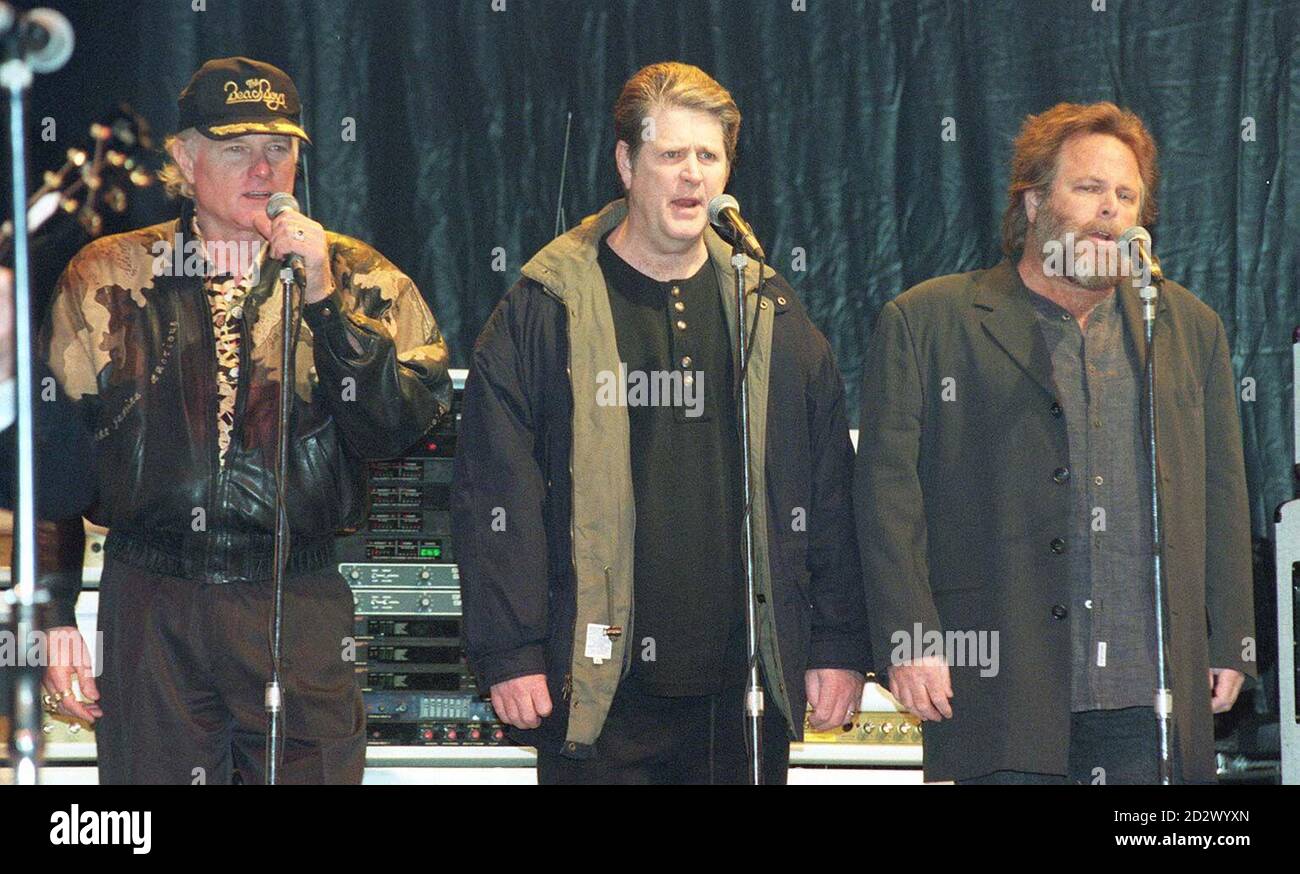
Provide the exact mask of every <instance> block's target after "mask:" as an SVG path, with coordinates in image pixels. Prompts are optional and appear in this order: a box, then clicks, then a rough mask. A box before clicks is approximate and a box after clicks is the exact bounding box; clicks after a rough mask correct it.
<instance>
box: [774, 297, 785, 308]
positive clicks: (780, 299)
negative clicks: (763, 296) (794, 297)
mask: <svg viewBox="0 0 1300 874" xmlns="http://www.w3.org/2000/svg"><path fill="white" fill-rule="evenodd" d="M776 303H777V306H785V298H783V297H778V298H777V299H776Z"/></svg>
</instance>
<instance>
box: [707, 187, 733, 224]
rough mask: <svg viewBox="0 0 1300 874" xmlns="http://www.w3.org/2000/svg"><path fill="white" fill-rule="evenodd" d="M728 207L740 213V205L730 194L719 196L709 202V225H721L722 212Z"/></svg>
mask: <svg viewBox="0 0 1300 874" xmlns="http://www.w3.org/2000/svg"><path fill="white" fill-rule="evenodd" d="M728 207H730V208H731V209H734V210H735V211H736V212H740V203H739V201H737V200H736V198H734V197H732V196H731V195H730V194H719V195H718V196H717V197H715V198H713V199H712V200H710V201H709V224H713V225H717V224H722V221H721V220H722V211H723V210H724V209H727V208H728Z"/></svg>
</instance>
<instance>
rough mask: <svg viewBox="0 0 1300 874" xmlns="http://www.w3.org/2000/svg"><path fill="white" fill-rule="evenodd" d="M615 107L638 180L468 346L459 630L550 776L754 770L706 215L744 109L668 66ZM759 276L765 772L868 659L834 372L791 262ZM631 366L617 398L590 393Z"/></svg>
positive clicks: (754, 462) (620, 149)
mask: <svg viewBox="0 0 1300 874" xmlns="http://www.w3.org/2000/svg"><path fill="white" fill-rule="evenodd" d="M615 117H616V127H617V128H618V130H617V133H618V140H619V141H618V144H617V147H616V156H617V159H618V168H619V172H620V176H621V178H622V180H623V183H624V186H625V187H626V189H627V191H628V197H627V198H626V199H620V200H617V201H614V202H613V203H611V204H609V205H608V206H606V207H605V208H604V209H603V210H601V211H600V213H599V214H597V215H595V216H592V217H590V218H588V219H586V220H585V221H584V222H582V224H581V225H579V226H578V227H576V228H574V229H573V230H571V231H569V232H568V233H567V234H564V235H563V236H561V237H559V238H558V239H556V240H554V241H553V242H551V243H550V244H548V245H547V246H546V247H545V248H543V249H542V251H541V252H539V253H538V254H537V255H535V256H534V257H533V258H532V259H530V260H529V262H528V263H527V264H525V265H524V268H523V277H522V278H521V279H520V280H519V282H518V283H516V284H515V286H514V287H513V288H512V289H511V290H510V291H509V293H507V294H506V296H505V298H504V299H503V300H502V301H501V303H500V304H499V305H498V306H497V308H496V311H495V312H494V313H493V314H492V317H491V319H489V321H488V323H487V325H486V326H485V327H484V329H483V332H482V334H481V335H480V336H479V338H478V342H477V343H476V344H475V347H474V355H473V358H472V360H471V365H470V372H469V379H468V381H467V382H466V385H465V399H464V407H463V415H462V419H461V424H460V430H459V441H458V449H457V452H456V475H455V486H454V489H453V494H452V507H453V513H452V520H453V521H452V525H453V537H454V539H455V543H456V549H457V560H458V563H459V565H460V572H461V587H462V590H463V600H464V633H465V639H466V649H467V652H468V655H469V660H470V665H471V667H472V668H473V669H474V671H475V674H476V676H477V677H478V681H479V684H480V686H481V687H482V688H483V689H484V690H485V691H487V690H490V691H491V694H492V703H493V706H494V708H495V709H496V712H497V714H498V715H499V716H500V717H501V718H502V719H503V720H504V721H506V722H507V723H509V724H510V725H512V726H513V728H512V736H514V737H515V738H517V739H518V740H520V741H522V742H525V743H530V744H532V745H535V746H536V747H537V751H538V779H539V781H540V782H543V783H556V782H563V783H573V782H577V783H593V782H629V783H631V782H635V783H644V782H662V783H682V782H692V783H693V782H717V783H722V782H743V781H744V779H745V775H746V766H745V758H746V754H745V743H744V738H743V734H742V726H743V722H744V719H743V692H744V685H743V683H744V678H745V674H746V670H745V642H744V627H745V623H744V616H743V609H744V587H743V577H742V575H741V574H740V573H739V564H740V555H741V552H740V548H739V544H740V539H739V529H740V520H741V512H740V511H741V500H740V497H741V494H742V492H741V489H740V470H739V467H740V465H739V463H738V462H739V459H740V452H739V443H738V440H737V437H736V429H735V421H736V420H735V416H734V412H733V410H734V408H733V407H731V406H730V403H731V401H732V400H733V380H732V379H731V378H730V377H729V375H730V374H738V373H739V372H740V368H738V367H736V366H735V364H736V362H734V361H733V360H732V354H731V344H730V343H729V338H730V337H733V336H735V329H734V327H733V326H734V325H735V324H736V322H737V319H738V314H737V312H736V307H735V285H734V279H733V276H732V272H731V268H730V266H729V264H728V261H729V259H730V254H731V248H730V246H728V245H727V244H726V243H724V242H723V240H722V239H721V238H720V237H719V236H718V234H716V233H715V232H714V231H713V230H711V229H710V228H709V225H708V218H707V214H706V212H705V208H704V207H705V205H706V204H707V203H708V201H709V199H710V198H711V197H712V196H714V195H716V194H718V193H720V192H721V190H722V188H723V187H724V186H725V184H726V178H727V171H728V168H729V166H730V162H731V157H732V155H733V154H734V149H735V142H736V132H737V129H738V127H739V120H740V115H739V111H738V110H736V108H735V104H734V103H733V102H732V100H731V97H730V95H729V94H727V92H726V91H725V90H724V89H723V88H722V87H721V86H720V85H719V84H718V83H717V82H715V81H713V80H712V79H711V78H710V77H708V76H707V74H705V73H704V72H703V71H702V70H699V69H697V68H695V67H689V66H687V65H684V64H676V63H668V64H656V65H653V66H651V67H648V68H646V69H644V70H642V71H641V72H639V73H637V74H636V75H635V76H634V77H633V78H632V79H631V80H630V81H629V83H628V84H627V86H625V88H624V91H623V94H622V96H621V97H620V99H619V103H618V105H617V106H616V108H615ZM647 131H653V133H654V135H653V136H650V137H646V136H645V135H644V134H645V132H647ZM747 289H748V290H749V292H750V296H749V301H748V305H747V308H746V309H747V313H748V316H749V321H750V325H751V331H752V332H753V333H752V336H753V338H754V339H753V345H752V347H751V353H750V358H749V367H748V368H747V371H746V373H745V378H746V381H747V383H748V385H749V392H750V424H751V432H750V449H751V452H752V455H751V458H750V476H751V480H752V485H753V490H754V491H753V497H754V504H753V530H754V552H753V554H754V557H755V563H754V579H755V586H756V597H755V604H754V608H755V611H756V614H757V623H758V660H759V663H760V667H761V672H762V676H763V678H764V681H765V687H766V708H765V713H764V717H763V737H764V739H763V747H764V757H763V758H764V778H765V781H766V782H772V783H776V782H784V780H785V776H786V767H785V766H786V759H787V754H788V748H789V741H790V740H791V739H792V738H799V737H801V733H802V729H803V723H804V709H805V702H808V703H810V704H811V705H812V713H810V714H809V719H810V721H811V724H812V725H813V726H815V727H817V728H819V729H825V728H827V727H829V726H832V725H836V724H839V723H840V722H842V721H844V720H845V719H846V718H847V716H848V714H849V713H851V712H852V711H853V710H854V709H856V706H857V701H858V697H859V696H860V695H861V691H862V673H861V672H862V670H863V668H864V666H865V665H866V664H867V663H868V662H869V661H870V655H869V651H868V643H867V626H866V615H865V606H864V596H863V589H862V584H861V577H860V568H859V565H858V559H857V551H856V549H855V548H854V540H853V521H852V507H851V495H850V488H849V480H850V477H851V475H852V465H853V447H852V445H851V443H850V442H849V433H848V424H847V420H846V417H845V412H844V393H843V388H842V385H841V382H840V376H839V371H838V369H837V368H836V366H835V361H834V358H833V356H832V354H831V349H830V345H829V344H828V343H827V342H826V338H825V337H823V336H822V334H821V333H820V332H819V331H818V330H817V329H816V327H814V326H813V324H812V322H811V321H810V320H809V318H808V314H807V312H806V311H805V310H804V308H803V306H802V305H801V304H800V303H799V301H798V300H797V299H796V297H795V295H794V291H793V290H792V289H791V288H790V286H789V285H788V284H787V283H786V282H785V280H784V279H782V278H781V277H780V276H778V275H776V274H775V273H774V272H773V271H772V270H771V268H765V269H764V281H763V283H762V285H761V286H760V284H759V265H758V264H757V262H751V263H750V265H749V268H748V284H747ZM629 367H630V368H631V371H629V374H628V376H629V378H627V379H626V382H627V385H628V391H627V402H626V403H623V402H621V401H618V402H615V401H614V400H613V399H612V398H611V397H609V396H604V395H603V392H602V385H603V384H605V385H607V384H608V383H607V380H606V377H608V376H610V375H612V374H619V376H618V377H617V378H618V379H619V381H620V382H623V381H624V377H623V375H622V373H623V371H624V370H627V369H628V368H629ZM642 367H650V368H653V369H654V372H655V373H656V374H657V375H658V376H660V377H664V378H665V382H667V383H668V384H673V383H674V381H676V384H677V385H696V386H699V385H701V384H702V385H703V389H702V391H703V396H704V404H703V405H702V408H697V409H683V408H681V407H676V408H673V407H670V406H667V405H656V404H653V403H648V404H647V403H644V402H641V403H638V402H637V401H636V400H635V399H634V395H633V390H634V386H633V382H632V380H631V378H630V375H631V372H632V371H638V370H639V368H642ZM711 392H712V394H711ZM710 405H712V407H711V406H710ZM737 655H738V656H739V660H738V661H737Z"/></svg>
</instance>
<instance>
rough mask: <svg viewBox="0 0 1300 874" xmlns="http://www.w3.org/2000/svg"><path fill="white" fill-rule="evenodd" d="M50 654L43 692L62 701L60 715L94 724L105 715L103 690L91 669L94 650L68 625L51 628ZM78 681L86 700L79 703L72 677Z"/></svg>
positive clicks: (49, 635)
mask: <svg viewBox="0 0 1300 874" xmlns="http://www.w3.org/2000/svg"><path fill="white" fill-rule="evenodd" d="M45 639H46V643H47V644H48V646H47V649H46V652H48V653H49V657H50V664H49V666H48V667H46V669H45V679H44V680H42V681H41V691H42V692H43V693H45V694H46V695H49V696H50V697H51V698H55V699H57V700H58V702H59V706H58V712H59V713H62V714H63V715H64V716H75V717H76V718H77V719H82V720H85V721H86V722H94V721H95V720H96V719H98V718H99V717H101V716H103V715H104V711H103V710H100V708H99V704H97V703H96V702H97V701H99V689H98V688H96V687H95V675H94V672H93V670H92V668H91V662H90V650H89V649H88V648H87V647H86V641H85V640H83V639H82V637H81V632H80V631H78V630H77V629H76V628H74V627H72V626H70V625H65V626H60V627H58V628H50V629H48V630H47V631H46V632H45ZM74 676H75V677H76V678H77V684H78V685H79V686H80V687H81V697H82V698H83V699H84V700H83V701H79V700H77V698H76V696H75V695H74V693H73V690H72V678H73V677H74Z"/></svg>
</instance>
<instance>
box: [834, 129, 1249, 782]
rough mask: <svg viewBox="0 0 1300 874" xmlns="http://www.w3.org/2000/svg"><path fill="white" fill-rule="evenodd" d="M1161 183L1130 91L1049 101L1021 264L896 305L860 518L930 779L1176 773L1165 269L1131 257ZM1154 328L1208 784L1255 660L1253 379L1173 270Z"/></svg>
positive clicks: (867, 449) (894, 683)
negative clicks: (1224, 729) (1146, 406)
mask: <svg viewBox="0 0 1300 874" xmlns="http://www.w3.org/2000/svg"><path fill="white" fill-rule="evenodd" d="M1157 179H1158V173H1157V166H1156V146H1155V143H1154V141H1153V139H1152V137H1151V135H1150V133H1148V131H1147V130H1146V127H1145V126H1144V125H1143V123H1142V121H1141V120H1140V119H1139V118H1138V117H1137V116H1136V115H1134V114H1133V113H1131V112H1128V111H1125V110H1121V109H1119V108H1118V107H1116V106H1115V105H1113V104H1110V103H1097V104H1090V105H1077V104H1060V105H1058V106H1056V107H1053V108H1052V109H1050V110H1048V111H1046V112H1044V113H1042V114H1041V115H1037V116H1030V117H1029V118H1028V119H1027V120H1026V121H1025V123H1024V126H1023V128H1022V129H1021V132H1020V135H1019V137H1018V138H1017V139H1016V142H1015V154H1014V157H1013V161H1012V171H1011V182H1010V186H1009V204H1008V207H1007V212H1006V215H1005V216H1004V219H1003V249H1004V251H1005V253H1006V255H1007V259H1006V260H1004V261H1003V262H1002V263H1000V264H998V265H997V266H995V267H992V268H990V269H987V270H978V271H974V272H972V273H964V274H960V275H953V276H944V277H940V278H937V279H932V280H930V281H928V282H924V283H922V284H920V285H918V286H916V287H915V288H912V289H910V290H909V291H907V292H906V293H904V294H902V295H901V296H899V297H898V298H897V299H896V300H894V301H891V302H890V303H887V304H886V305H885V307H884V309H883V310H882V311H881V313H880V316H879V319H878V321H877V323H876V327H875V332H874V336H873V338H872V340H871V344H870V350H869V353H868V357H867V360H866V364H865V383H864V388H863V394H862V416H861V422H860V427H861V431H860V437H859V445H858V456H857V460H856V472H855V507H856V513H855V516H856V519H857V524H858V535H859V536H858V542H859V544H860V549H861V555H862V561H863V567H864V571H865V576H866V583H867V588H868V602H869V603H871V604H872V605H873V612H872V614H871V620H872V623H871V624H872V635H873V648H874V651H875V652H876V653H877V662H878V664H877V667H878V669H880V670H883V671H887V672H888V676H889V686H890V690H891V691H892V692H893V693H894V695H895V696H896V697H897V698H898V699H899V701H900V702H901V703H902V704H903V705H904V706H905V707H906V708H907V709H908V710H910V711H911V712H913V713H915V714H917V715H919V716H921V717H922V718H923V719H926V720H928V722H927V725H926V735H925V773H926V779H927V780H956V781H958V782H994V783H1039V782H1049V783H1050V782H1073V783H1093V784H1096V783H1112V784H1114V783H1150V782H1155V781H1156V779H1157V765H1156V761H1157V759H1156V750H1157V723H1156V717H1155V712H1154V708H1153V702H1154V698H1155V695H1154V692H1155V688H1156V669H1155V609H1156V608H1155V603H1154V598H1153V596H1152V584H1151V520H1150V510H1149V497H1148V496H1149V494H1150V488H1151V485H1150V484H1151V476H1152V474H1151V470H1150V463H1149V461H1148V456H1147V454H1146V452H1147V450H1146V445H1147V444H1146V437H1145V434H1146V430H1145V426H1144V419H1143V415H1142V412H1141V411H1142V409H1143V406H1142V399H1143V390H1144V386H1145V381H1144V376H1143V374H1144V370H1143V368H1144V366H1145V361H1146V354H1147V350H1146V344H1145V341H1144V334H1143V323H1142V315H1141V301H1140V298H1139V288H1138V286H1139V285H1140V284H1142V283H1139V282H1135V281H1134V279H1135V278H1136V277H1135V276H1134V274H1136V273H1137V272H1138V271H1137V268H1136V267H1135V266H1134V264H1133V263H1132V261H1131V259H1129V258H1125V257H1123V255H1122V253H1119V252H1117V239H1118V238H1119V236H1120V235H1121V234H1122V232H1123V231H1124V230H1125V229H1126V228H1129V227H1131V226H1133V225H1136V224H1139V223H1140V224H1143V225H1147V226H1149V225H1150V224H1151V223H1152V222H1153V221H1154V218H1155V215H1156V204H1155V190H1156V183H1157ZM1154 331H1155V333H1154V341H1153V343H1154V346H1155V349H1156V354H1157V367H1156V374H1157V383H1156V422H1157V432H1158V435H1159V452H1158V456H1157V465H1156V467H1157V470H1158V472H1159V486H1160V495H1161V507H1162V512H1163V534H1164V550H1163V556H1164V566H1165V576H1166V590H1167V597H1168V601H1167V603H1168V606H1169V611H1168V622H1169V624H1168V626H1167V639H1168V644H1169V653H1170V661H1169V673H1170V686H1171V688H1172V693H1173V716H1174V719H1173V740H1174V746H1173V760H1174V761H1173V764H1174V774H1175V779H1176V780H1180V781H1186V782H1208V781H1212V780H1213V779H1214V776H1215V769H1214V735H1213V717H1212V713H1215V712H1222V711H1225V710H1227V709H1229V708H1230V707H1231V706H1232V704H1233V702H1234V701H1235V700H1236V697H1237V693H1238V691H1239V690H1240V688H1241V684H1242V682H1243V679H1244V675H1245V674H1253V673H1254V664H1253V652H1254V647H1253V634H1254V628H1253V615H1254V611H1253V606H1252V589H1251V562H1250V537H1249V523H1250V515H1249V511H1248V509H1247V500H1246V482H1245V471H1244V464H1243V461H1242V446H1241V428H1240V423H1239V420H1238V413H1237V406H1236V388H1235V386H1236V380H1235V378H1234V376H1233V371H1232V366H1231V363H1230V360H1229V343H1228V338H1227V335H1226V333H1225V331H1224V327H1223V323H1222V321H1221V320H1220V319H1219V317H1218V316H1217V315H1216V314H1215V313H1214V312H1213V311H1212V310H1211V309H1210V308H1209V307H1207V306H1206V305H1205V304H1203V303H1202V302H1200V301H1199V300H1198V299H1197V298H1196V297H1194V296H1193V295H1192V293H1191V292H1189V291H1188V290H1187V289H1185V288H1183V287H1182V286H1180V285H1178V284H1177V283H1175V282H1172V281H1166V282H1165V283H1164V284H1163V286H1162V288H1161V290H1160V295H1159V301H1158V306H1157V313H1156V322H1155V328H1154ZM976 644H978V645H976ZM975 654H978V655H979V656H980V658H973V657H972V656H973V655H975ZM990 656H991V657H990Z"/></svg>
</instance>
